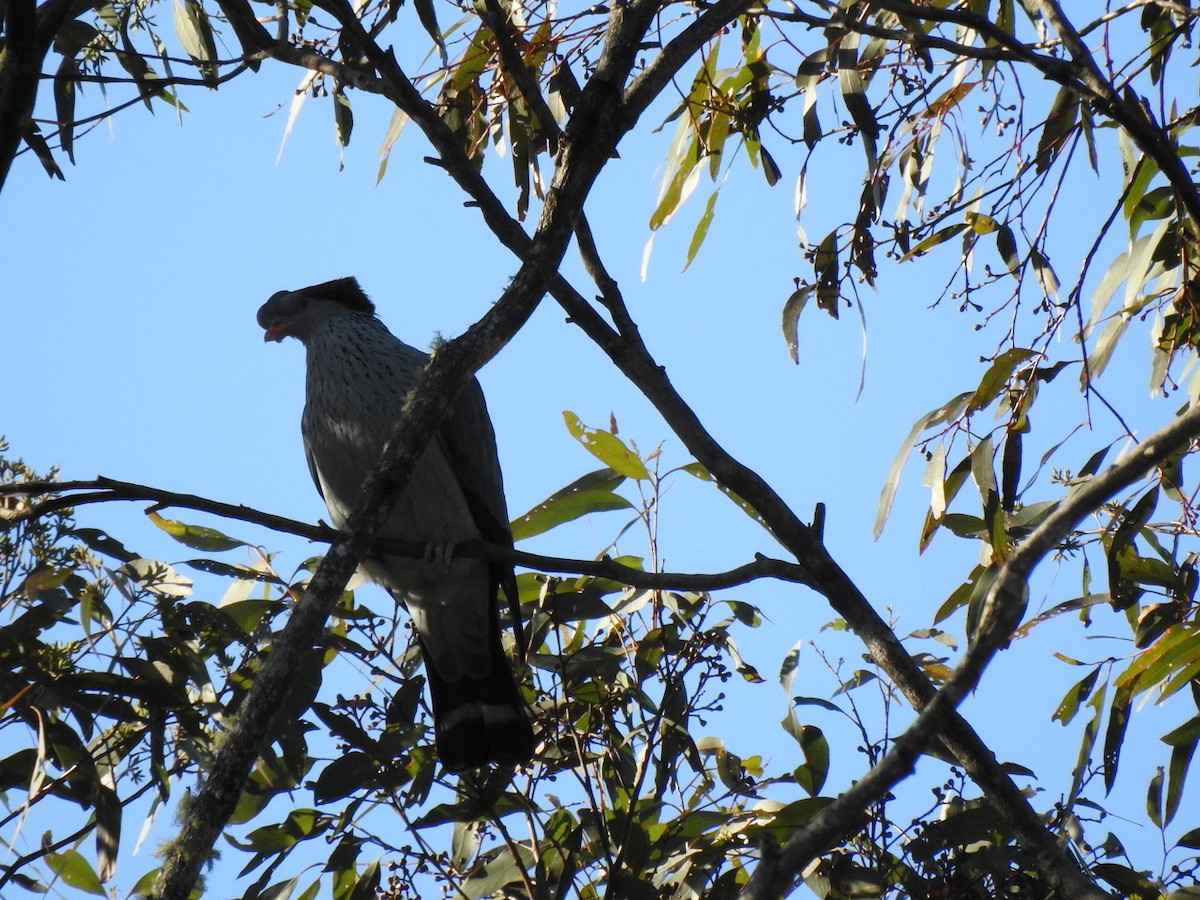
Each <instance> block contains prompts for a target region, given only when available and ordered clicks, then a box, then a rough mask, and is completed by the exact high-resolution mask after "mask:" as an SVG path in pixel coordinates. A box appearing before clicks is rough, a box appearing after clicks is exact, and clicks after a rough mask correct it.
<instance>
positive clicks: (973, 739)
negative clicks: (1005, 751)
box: [551, 280, 1104, 897]
mask: <svg viewBox="0 0 1200 900" xmlns="http://www.w3.org/2000/svg"><path fill="white" fill-rule="evenodd" d="M601 290H603V291H606V292H611V291H614V290H615V284H612V283H610V282H602V283H601ZM551 293H552V295H553V296H554V298H555V300H557V301H558V302H559V304H560V305H561V306H562V307H563V308H564V309H565V310H566V311H567V313H568V314H569V315H570V316H571V320H572V321H573V322H575V323H576V324H577V325H579V327H581V328H582V329H583V330H584V332H586V333H587V334H588V336H589V337H591V338H592V339H593V340H594V341H596V343H597V344H598V345H599V346H600V347H601V349H603V350H604V352H605V353H607V354H608V355H609V357H610V359H612V361H613V362H614V363H615V364H616V365H617V367H618V368H619V369H620V370H621V371H622V372H623V373H624V374H625V376H626V377H627V378H629V379H630V380H631V381H632V382H633V383H634V384H635V385H637V387H638V388H639V389H640V390H641V391H642V393H643V394H644V395H645V396H646V397H647V398H648V399H649V400H650V401H651V402H652V403H653V404H654V406H655V408H656V409H658V411H659V413H660V414H661V415H662V416H663V418H664V419H666V421H667V423H668V424H669V425H670V426H671V429H672V430H673V431H674V432H675V434H677V435H678V436H679V437H680V439H681V440H682V441H683V442H684V444H685V445H686V446H687V448H688V450H689V451H690V452H691V453H692V455H693V456H695V458H696V459H697V460H699V461H700V462H701V463H702V464H703V465H704V466H705V467H706V468H707V469H708V470H709V472H710V473H712V475H713V476H714V477H715V478H716V479H717V480H718V481H720V482H721V483H722V484H723V485H724V486H726V487H727V488H729V489H730V490H732V491H733V492H734V493H736V494H737V495H738V496H739V497H741V498H742V499H743V500H745V501H746V502H748V503H749V504H750V505H751V506H752V507H753V508H754V509H755V510H756V511H757V512H758V514H759V515H760V517H761V518H762V520H763V522H764V523H765V524H766V526H767V527H768V528H769V529H770V531H771V532H772V533H773V534H774V535H775V537H776V538H777V539H778V540H779V541H780V543H781V544H783V546H784V547H786V548H787V549H788V551H789V552H791V553H793V554H795V556H796V559H797V561H798V562H799V563H800V565H801V567H802V568H803V569H804V570H805V572H807V573H808V576H809V578H810V579H811V580H810V582H809V583H810V584H812V585H813V586H814V588H815V589H816V590H817V591H819V592H820V593H821V594H823V595H824V596H825V598H826V599H827V600H828V601H829V603H830V605H831V606H833V608H834V609H835V610H836V611H837V612H838V614H839V615H841V616H842V617H843V618H844V619H845V620H846V621H847V623H848V624H849V625H850V627H851V629H852V630H853V631H854V633H855V634H856V635H857V636H858V637H859V639H860V640H862V641H863V642H864V643H865V644H866V645H867V648H868V649H869V651H870V653H871V657H872V659H874V660H875V662H876V664H878V665H879V666H880V668H882V669H883V670H884V671H885V672H886V673H887V674H888V676H889V677H890V678H891V679H892V680H893V681H894V682H895V684H896V685H897V686H898V687H899V688H900V690H901V691H902V692H903V693H904V694H905V696H906V697H907V698H908V700H909V702H910V703H911V704H912V705H913V707H914V708H916V709H918V710H919V709H922V708H923V707H924V706H925V705H926V704H927V703H928V702H929V701H930V699H931V698H932V697H933V696H934V695H935V691H934V687H933V685H932V684H931V683H930V681H929V679H928V677H927V676H926V675H925V673H924V672H922V671H921V669H920V668H919V667H918V666H917V664H916V663H915V662H913V660H912V658H911V657H910V656H909V654H908V652H907V651H906V650H905V649H904V646H903V645H902V644H901V643H900V641H899V639H898V638H897V637H896V635H895V633H894V632H893V631H892V630H891V629H890V628H889V627H888V626H887V623H886V622H884V621H883V620H882V619H881V618H880V617H879V615H878V613H876V612H875V610H874V609H873V608H872V607H871V605H870V603H869V602H868V601H867V599H866V597H865V596H863V594H862V592H861V591H860V590H859V589H858V587H857V586H856V585H855V584H854V582H853V581H851V580H850V578H849V577H848V576H847V575H846V573H845V572H843V571H842V569H841V568H840V567H839V566H838V565H837V563H836V562H835V561H834V560H833V558H832V557H830V556H829V553H828V551H827V550H826V549H825V546H824V545H823V544H822V542H821V540H820V536H819V535H818V534H817V533H816V532H814V531H813V530H812V529H810V528H809V527H808V526H807V525H805V524H803V523H802V522H801V521H800V520H799V519H798V518H797V517H796V515H795V513H793V512H792V510H791V509H790V508H789V507H788V506H787V504H786V503H785V502H784V501H783V500H782V498H780V497H779V495H778V494H776V493H775V492H774V490H773V489H772V488H771V487H770V486H769V485H768V484H767V483H766V482H765V481H763V479H762V478H761V477H760V476H759V475H758V474H757V473H756V472H754V471H753V470H751V469H749V468H747V467H746V466H744V465H742V464H741V463H740V462H738V461H737V460H735V459H734V458H733V457H732V456H730V455H729V454H728V453H727V452H726V451H725V450H724V448H722V447H721V446H720V445H719V444H718V443H717V442H716V440H715V439H713V437H712V436H711V435H710V434H709V433H708V432H707V431H705V429H704V427H703V426H702V425H701V423H700V421H699V419H698V418H697V416H696V414H695V412H694V411H693V410H692V409H691V408H690V407H689V406H688V405H687V403H686V402H685V401H684V400H683V398H682V397H680V396H679V394H678V393H677V392H676V391H675V389H674V387H673V386H672V385H671V383H670V380H669V379H668V378H667V375H666V372H665V371H664V370H663V368H662V367H661V366H659V365H658V364H657V363H656V362H655V361H654V359H653V357H652V356H651V355H650V353H649V351H648V350H647V349H646V347H645V345H644V344H643V343H642V341H641V338H640V336H639V335H638V333H637V330H636V328H630V329H628V330H625V331H623V333H622V334H621V335H618V334H616V333H615V332H614V331H613V330H612V328H611V327H609V326H608V324H607V323H605V322H604V320H603V319H602V318H601V317H600V316H599V314H598V313H596V311H595V310H594V309H593V308H592V307H591V305H590V304H588V303H587V302H586V301H585V300H584V298H583V297H582V296H581V295H580V294H578V293H577V292H576V291H574V289H573V288H571V287H570V285H567V284H565V282H562V281H561V280H560V281H556V282H555V284H554V286H553V287H552V290H551ZM605 306H606V307H608V308H609V309H614V308H619V309H623V308H624V302H623V300H621V299H620V297H619V296H609V297H607V298H606V299H605ZM941 740H942V743H943V744H945V746H946V747H947V749H949V750H950V752H951V753H952V754H953V755H954V757H955V758H956V759H957V760H958V761H959V762H960V763H961V764H962V766H963V768H964V769H965V770H966V771H967V773H968V774H969V775H970V776H971V778H972V779H973V780H974V781H975V783H976V784H978V785H979V786H980V788H981V789H982V790H983V791H984V793H986V794H987V796H988V798H989V799H990V800H991V802H992V804H993V805H994V806H995V807H996V809H997V810H998V811H999V812H1000V814H1001V815H1003V816H1004V817H1005V819H1007V820H1008V821H1009V822H1010V823H1012V825H1013V828H1014V830H1015V831H1016V832H1017V834H1018V835H1019V836H1020V838H1021V841H1022V844H1023V845H1024V846H1025V847H1026V848H1027V849H1028V850H1030V852H1032V853H1033V854H1034V855H1035V856H1036V857H1037V859H1038V861H1039V864H1040V865H1041V866H1042V868H1043V869H1044V870H1045V872H1046V873H1047V877H1049V878H1050V879H1051V880H1052V881H1053V882H1054V883H1055V884H1056V885H1058V886H1059V887H1060V888H1061V889H1062V890H1063V891H1064V893H1066V894H1067V895H1068V896H1071V897H1096V896H1104V895H1103V893H1102V892H1098V891H1097V889H1096V888H1095V887H1094V885H1092V884H1091V882H1090V881H1088V879H1087V878H1085V877H1084V876H1083V874H1082V873H1080V872H1079V870H1078V867H1077V866H1076V865H1075V863H1074V861H1073V860H1072V859H1071V858H1070V857H1069V856H1067V855H1066V854H1065V853H1064V852H1063V851H1062V848H1060V847H1059V846H1058V844H1057V842H1056V841H1055V839H1054V837H1053V835H1051V834H1050V833H1049V832H1048V831H1047V830H1046V828H1045V826H1044V824H1043V823H1042V821H1041V819H1040V818H1039V816H1038V815H1037V813H1036V812H1034V810H1033V808H1032V807H1031V806H1030V805H1029V802H1028V800H1027V799H1026V798H1025V796H1024V794H1023V793H1022V792H1021V790H1020V789H1019V788H1018V787H1017V786H1016V784H1014V783H1013V781H1012V779H1011V778H1010V777H1009V776H1008V774H1007V773H1006V772H1004V770H1003V769H1002V768H1001V767H1000V765H999V763H998V762H997V761H996V759H995V756H994V755H993V754H992V752H991V750H990V749H989V748H988V746H987V745H986V744H985V743H984V742H983V740H982V739H980V737H979V735H978V734H976V733H975V731H974V730H973V729H972V728H971V726H970V725H969V724H968V723H967V722H966V721H965V720H964V719H963V718H962V717H961V716H959V715H957V713H955V714H953V715H952V716H950V717H949V719H948V720H947V722H946V723H945V725H944V730H943V731H942V733H941ZM864 808H865V807H864ZM831 845H832V844H828V843H827V844H826V847H825V848H826V849H828V847H829V846H831ZM763 896H767V895H763Z"/></svg>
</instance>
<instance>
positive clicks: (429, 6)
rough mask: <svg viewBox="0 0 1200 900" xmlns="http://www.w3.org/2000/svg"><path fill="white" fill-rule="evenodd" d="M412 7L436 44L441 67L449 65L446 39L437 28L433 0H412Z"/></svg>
mask: <svg viewBox="0 0 1200 900" xmlns="http://www.w3.org/2000/svg"><path fill="white" fill-rule="evenodd" d="M413 8H414V9H416V11H417V18H418V19H420V20H421V27H422V28H424V29H425V32H426V34H428V35H429V36H430V37H431V38H433V42H434V43H435V44H436V45H437V48H438V53H439V54H441V57H442V68H443V69H444V68H447V67H449V65H450V57H449V56H447V54H446V41H445V39H444V38H443V37H442V30H441V29H440V28H438V22H437V13H436V12H435V11H434V8H433V0H413Z"/></svg>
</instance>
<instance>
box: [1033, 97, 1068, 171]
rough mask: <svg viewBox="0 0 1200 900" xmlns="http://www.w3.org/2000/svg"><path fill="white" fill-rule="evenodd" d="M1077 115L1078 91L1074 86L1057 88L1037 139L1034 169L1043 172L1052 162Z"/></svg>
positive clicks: (1063, 143)
mask: <svg viewBox="0 0 1200 900" xmlns="http://www.w3.org/2000/svg"><path fill="white" fill-rule="evenodd" d="M1078 115H1079V92H1078V91H1077V90H1075V88H1074V86H1064V87H1061V88H1059V90H1058V93H1057V94H1056V95H1055V97H1054V103H1053V104H1052V105H1051V107H1050V112H1049V114H1048V115H1047V116H1046V124H1045V126H1043V128H1042V138H1041V140H1040V141H1038V149H1037V155H1036V156H1035V157H1034V159H1033V165H1034V169H1035V170H1036V171H1037V172H1039V173H1040V172H1044V171H1046V169H1047V168H1049V167H1050V164H1051V163H1053V162H1054V160H1055V157H1057V156H1058V154H1059V152H1060V151H1061V150H1062V148H1063V146H1064V145H1065V142H1066V139H1067V137H1068V135H1070V133H1071V132H1072V130H1073V129H1074V128H1075V120H1076V118H1077V117H1078Z"/></svg>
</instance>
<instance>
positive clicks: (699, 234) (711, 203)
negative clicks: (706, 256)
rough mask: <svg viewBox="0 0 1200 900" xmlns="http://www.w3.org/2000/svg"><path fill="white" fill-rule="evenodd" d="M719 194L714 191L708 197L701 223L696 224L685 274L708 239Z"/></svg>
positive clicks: (686, 261)
mask: <svg viewBox="0 0 1200 900" xmlns="http://www.w3.org/2000/svg"><path fill="white" fill-rule="evenodd" d="M718 193H719V191H713V192H712V193H711V194H709V195H708V202H707V203H705V204H704V212H703V213H702V214H701V216H700V221H699V222H697V223H696V230H695V231H693V232H692V242H691V243H690V244H688V250H687V258H686V260H685V261H684V264H683V271H685V272H686V271H687V269H688V266H690V265H691V264H692V260H694V259H695V258H696V254H697V253H699V252H700V247H701V246H702V245H703V244H704V239H705V238H706V237H708V227H709V226H710V225H712V220H713V213H714V212H716V207H717V194H718Z"/></svg>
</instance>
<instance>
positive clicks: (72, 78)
mask: <svg viewBox="0 0 1200 900" xmlns="http://www.w3.org/2000/svg"><path fill="white" fill-rule="evenodd" d="M78 77H79V67H78V66H77V65H76V64H75V59H74V57H71V56H64V57H63V60H62V62H61V63H59V64H58V69H57V70H56V71H55V73H54V115H55V118H57V119H58V143H59V146H61V147H62V149H63V152H64V153H66V154H67V159H69V160H71V164H72V165H74V164H75V149H74V147H75V82H76V79H77V78H78Z"/></svg>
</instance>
